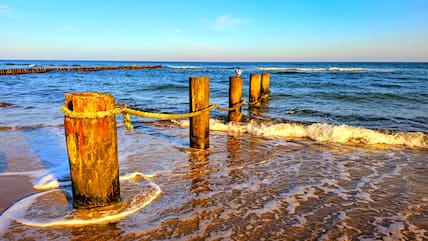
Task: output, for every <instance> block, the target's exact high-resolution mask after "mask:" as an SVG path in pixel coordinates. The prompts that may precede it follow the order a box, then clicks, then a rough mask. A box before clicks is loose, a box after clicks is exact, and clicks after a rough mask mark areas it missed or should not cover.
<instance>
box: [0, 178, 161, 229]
mask: <svg viewBox="0 0 428 241" xmlns="http://www.w3.org/2000/svg"><path fill="white" fill-rule="evenodd" d="M139 176H140V177H145V178H146V180H147V181H148V185H149V186H151V187H152V188H153V190H154V191H151V192H150V193H144V194H138V193H137V194H135V195H133V196H132V197H131V198H130V200H128V201H129V203H128V205H127V206H126V207H125V208H124V209H123V210H120V211H119V212H118V211H117V210H112V211H111V212H109V211H102V212H101V211H100V212H99V213H98V215H96V216H97V217H94V218H89V219H81V218H70V217H72V216H73V215H72V214H66V213H64V215H63V217H61V218H52V219H46V218H45V220H36V219H30V218H26V217H25V214H26V213H27V211H28V209H30V207H31V206H32V205H33V204H34V203H35V202H37V199H38V198H40V197H42V196H44V195H49V194H51V193H53V192H58V191H60V192H63V191H65V192H68V191H66V190H62V189H51V190H48V191H44V192H40V193H36V194H33V195H31V196H28V197H26V198H24V199H21V200H20V201H18V202H16V203H15V204H14V205H13V206H12V207H10V208H8V209H7V210H6V211H5V212H4V213H3V214H2V215H1V216H0V234H2V233H4V232H5V231H6V230H7V228H8V227H9V225H10V222H11V221H13V220H15V221H16V222H19V223H21V224H24V225H27V226H34V227H52V226H74V225H88V224H103V223H110V222H114V221H117V220H120V219H123V218H125V217H127V216H129V215H131V214H133V213H135V212H137V211H139V210H141V209H142V208H144V207H146V206H148V205H149V204H150V203H152V202H153V201H154V200H155V199H156V198H157V197H158V196H159V195H160V194H161V192H162V190H161V188H160V187H159V186H158V185H157V184H155V183H153V182H151V181H150V180H148V179H147V178H148V176H146V175H144V174H142V173H140V172H135V173H130V174H127V175H125V176H122V177H120V180H121V181H128V180H132V179H135V178H136V177H139ZM149 176H150V175H149ZM68 195H69V196H71V193H68Z"/></svg>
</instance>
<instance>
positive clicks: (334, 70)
mask: <svg viewBox="0 0 428 241" xmlns="http://www.w3.org/2000/svg"><path fill="white" fill-rule="evenodd" d="M365 70H366V69H364V68H352V67H351V68H339V67H330V68H328V71H331V72H361V71H365Z"/></svg>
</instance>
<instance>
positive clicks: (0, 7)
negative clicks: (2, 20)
mask: <svg viewBox="0 0 428 241" xmlns="http://www.w3.org/2000/svg"><path fill="white" fill-rule="evenodd" d="M0 16H6V17H8V18H13V19H20V18H22V17H21V16H18V15H17V14H16V12H15V9H14V8H12V7H9V6H7V5H4V4H0Z"/></svg>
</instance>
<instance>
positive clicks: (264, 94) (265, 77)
mask: <svg viewBox="0 0 428 241" xmlns="http://www.w3.org/2000/svg"><path fill="white" fill-rule="evenodd" d="M269 82H270V73H262V83H261V101H262V102H267V101H268V99H269V95H270V91H269Z"/></svg>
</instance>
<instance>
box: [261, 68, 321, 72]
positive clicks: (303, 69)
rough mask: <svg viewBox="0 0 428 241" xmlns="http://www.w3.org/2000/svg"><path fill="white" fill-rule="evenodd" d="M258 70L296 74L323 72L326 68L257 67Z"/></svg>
mask: <svg viewBox="0 0 428 241" xmlns="http://www.w3.org/2000/svg"><path fill="white" fill-rule="evenodd" d="M257 69H258V70H266V71H269V70H271V71H296V72H323V71H327V69H326V68H284V67H258V68H257Z"/></svg>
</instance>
